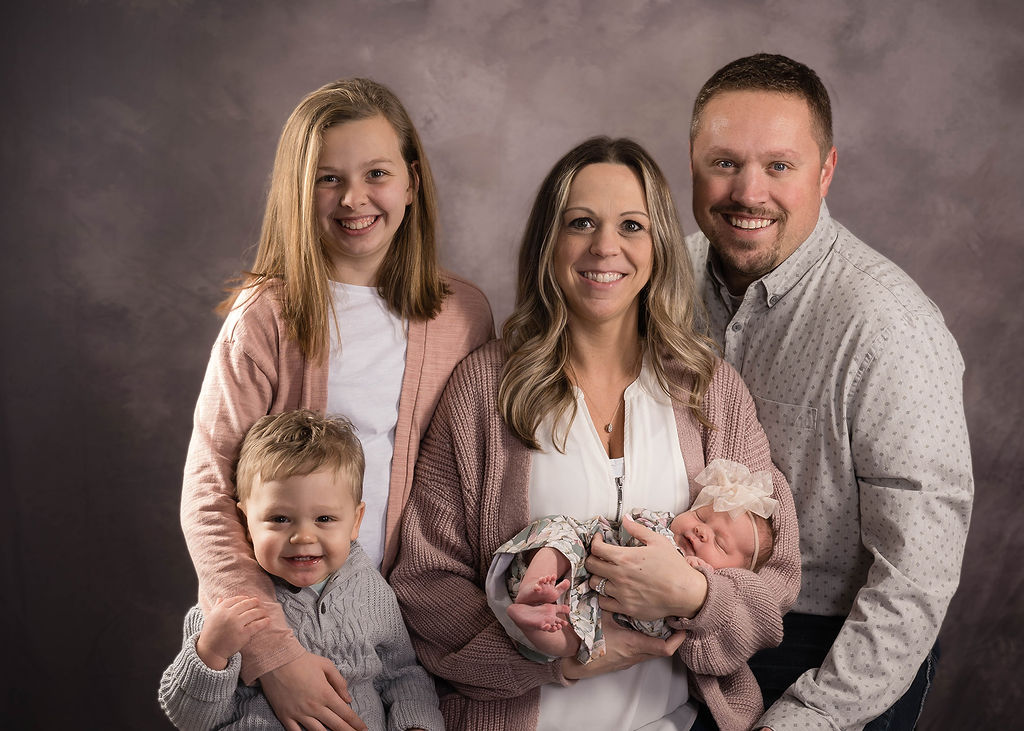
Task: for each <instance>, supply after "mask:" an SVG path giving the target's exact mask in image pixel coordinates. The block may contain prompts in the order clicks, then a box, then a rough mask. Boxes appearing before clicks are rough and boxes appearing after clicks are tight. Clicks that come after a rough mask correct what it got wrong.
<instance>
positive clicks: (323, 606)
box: [320, 602, 327, 614]
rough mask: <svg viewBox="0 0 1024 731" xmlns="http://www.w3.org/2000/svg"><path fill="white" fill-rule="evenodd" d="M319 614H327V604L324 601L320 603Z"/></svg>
mask: <svg viewBox="0 0 1024 731" xmlns="http://www.w3.org/2000/svg"><path fill="white" fill-rule="evenodd" d="M320 614H327V604H326V602H325V603H323V604H321V605H320Z"/></svg>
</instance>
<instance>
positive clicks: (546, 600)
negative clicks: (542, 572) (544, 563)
mask: <svg viewBox="0 0 1024 731" xmlns="http://www.w3.org/2000/svg"><path fill="white" fill-rule="evenodd" d="M557 579H558V577H557V576H555V575H554V574H549V575H548V576H541V577H540V578H539V579H537V583H536V584H534V585H533V586H521V587H520V588H519V595H518V596H517V597H516V604H550V603H551V602H557V601H558V597H560V596H562V594H564V593H565V592H566V590H568V588H569V580H568V579H562V580H561V581H559V582H558V583H557V584H556V583H555V581H556V580H557Z"/></svg>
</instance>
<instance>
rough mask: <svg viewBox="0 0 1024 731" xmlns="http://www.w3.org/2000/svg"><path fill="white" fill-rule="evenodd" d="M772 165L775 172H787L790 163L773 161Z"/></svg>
mask: <svg viewBox="0 0 1024 731" xmlns="http://www.w3.org/2000/svg"><path fill="white" fill-rule="evenodd" d="M770 167H771V169H772V170H773V171H774V172H777V173H784V172H786V171H787V170H789V165H787V164H786V163H784V162H773V163H772V164H771V165H770Z"/></svg>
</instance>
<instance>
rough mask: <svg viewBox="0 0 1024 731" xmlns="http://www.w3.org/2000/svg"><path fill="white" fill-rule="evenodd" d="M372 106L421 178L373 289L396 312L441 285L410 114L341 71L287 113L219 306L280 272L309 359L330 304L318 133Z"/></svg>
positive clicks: (320, 343) (407, 312) (431, 194)
mask: <svg viewBox="0 0 1024 731" xmlns="http://www.w3.org/2000/svg"><path fill="white" fill-rule="evenodd" d="M378 115H379V116H382V117H384V119H386V120H387V121H388V122H389V123H390V124H391V126H392V127H393V128H394V130H395V133H396V134H397V135H398V142H399V146H400V147H401V150H402V157H403V158H404V159H405V163H406V166H407V167H408V171H409V179H410V180H413V181H415V180H417V179H418V181H419V184H418V185H417V186H416V194H415V196H414V197H413V201H412V203H411V204H410V205H409V206H408V208H407V209H406V214H405V217H404V218H403V219H402V223H401V225H400V226H399V227H398V230H397V231H396V232H395V237H394V240H393V241H392V242H391V245H390V246H389V247H388V251H387V254H386V255H385V257H384V260H383V261H382V262H381V265H380V270H379V271H378V273H377V291H378V292H379V293H380V295H381V297H383V298H384V301H385V302H387V305H388V307H389V308H390V310H391V311H392V312H393V313H394V314H396V315H398V316H399V317H401V318H403V319H410V320H427V319H431V318H433V317H435V316H436V315H437V313H438V312H440V310H441V303H442V302H443V301H444V298H445V296H446V295H447V294H448V287H447V285H446V284H445V283H444V280H443V279H442V277H441V271H440V268H439V266H438V263H437V241H436V228H437V189H436V187H435V186H434V178H433V175H432V174H431V172H430V165H429V163H428V162H427V156H426V154H425V152H424V150H423V145H422V143H421V142H420V138H419V135H418V134H417V133H416V128H415V127H414V126H413V123H412V120H411V119H410V118H409V114H408V113H407V112H406V111H405V108H404V107H403V106H402V103H401V102H400V101H399V100H398V97H397V96H395V94H394V92H392V91H391V90H390V89H388V88H387V87H386V86H384V85H382V84H378V83H377V82H375V81H371V80H369V79H359V78H354V79H341V80H339V81H335V82H333V83H330V84H327V85H325V86H322V87H320V88H319V89H317V90H316V91H314V92H312V93H311V94H309V95H308V96H306V98H305V99H303V100H302V101H301V102H300V103H299V105H298V106H297V107H296V108H295V111H293V112H292V113H291V116H290V117H288V121H287V122H285V125H284V129H283V130H282V132H281V139H280V141H279V142H278V145H277V156H276V157H275V159H274V169H273V173H272V175H271V180H270V191H269V193H268V194H267V210H266V213H265V214H264V217H263V230H262V231H261V233H260V241H259V249H258V251H257V252H256V261H255V262H254V263H253V266H252V270H251V271H247V272H244V273H243V276H242V278H241V285H240V286H236V287H233V288H232V290H231V294H230V295H229V296H228V297H227V299H225V300H224V301H223V302H222V303H221V304H220V307H219V308H218V310H219V311H220V312H221V313H226V312H228V311H230V309H231V308H232V307H233V306H234V304H235V303H236V301H237V299H238V295H239V292H240V291H241V290H245V289H248V288H251V287H256V286H258V285H260V284H263V283H264V282H266V281H268V280H270V279H276V278H279V279H282V280H283V281H284V301H283V308H284V317H285V320H286V321H287V323H288V329H289V333H290V335H291V336H292V337H294V338H295V340H296V341H298V343H299V345H300V346H301V347H302V352H303V353H304V354H305V355H306V357H307V358H310V359H313V360H321V361H322V360H323V359H325V358H326V357H327V354H328V352H329V340H330V318H331V314H332V312H333V310H332V304H331V292H330V286H329V284H328V282H329V279H330V272H331V265H330V258H329V256H328V253H327V251H326V249H325V247H324V245H323V243H322V242H321V232H320V227H319V224H318V223H317V220H316V210H315V202H316V199H315V194H314V186H315V182H316V170H317V165H318V163H319V160H320V150H321V148H322V146H323V133H324V131H325V130H326V129H328V128H329V127H331V126H332V125H335V124H341V123H344V122H349V121H353V120H358V119H368V118H371V117H375V116H378ZM414 167H415V170H414Z"/></svg>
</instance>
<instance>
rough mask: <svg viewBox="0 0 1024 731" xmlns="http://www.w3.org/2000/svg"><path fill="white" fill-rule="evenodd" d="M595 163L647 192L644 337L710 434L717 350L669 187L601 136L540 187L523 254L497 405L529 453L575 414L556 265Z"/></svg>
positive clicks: (649, 165) (560, 440)
mask: <svg viewBox="0 0 1024 731" xmlns="http://www.w3.org/2000/svg"><path fill="white" fill-rule="evenodd" d="M595 163H614V164H618V165H625V166H626V167H628V168H629V169H630V170H632V171H633V172H634V173H635V174H636V176H637V178H638V179H639V181H640V183H641V185H642V187H643V191H644V197H645V199H646V202H647V211H648V214H649V215H650V217H651V240H652V243H653V263H652V268H651V278H650V281H649V282H648V283H647V285H646V286H645V287H644V288H643V289H642V290H641V292H640V294H639V297H640V315H639V321H638V323H637V326H638V330H639V335H640V338H641V341H642V344H643V346H644V348H645V349H646V351H647V353H648V357H649V358H650V362H651V363H652V365H653V367H654V372H655V375H656V376H657V379H658V383H659V384H660V385H661V387H662V389H664V391H665V393H666V394H668V395H669V397H670V398H672V399H674V400H676V401H679V402H682V403H685V404H686V405H687V406H688V407H689V408H690V409H692V410H693V412H694V415H695V416H696V417H697V419H698V420H699V421H700V422H701V423H702V424H705V425H707V426H710V424H709V423H708V421H707V419H706V417H705V416H704V414H703V410H702V408H701V405H702V403H703V400H704V394H705V393H706V391H707V388H708V385H709V384H710V383H711V376H712V374H713V372H714V368H715V355H714V345H713V343H712V341H711V340H710V339H709V338H708V337H707V334H706V333H707V316H706V313H705V311H704V307H703V304H702V303H701V302H700V301H699V300H698V299H697V296H696V292H695V289H694V278H693V270H692V268H691V266H690V259H689V256H688V255H687V253H686V246H685V244H684V242H683V230H682V227H681V226H680V225H679V218H678V215H677V214H676V208H675V204H674V203H673V201H672V194H671V193H670V192H669V188H668V183H667V181H666V180H665V176H664V175H663V174H662V172H661V169H660V168H659V167H658V165H657V164H656V163H655V162H654V160H653V159H652V158H651V156H650V155H649V154H648V153H647V152H646V150H644V149H643V148H642V147H641V146H640V145H639V144H637V143H636V142H634V141H632V140H629V139H621V138H620V139H611V138H609V137H593V138H591V139H589V140H586V141H585V142H582V143H581V144H579V145H577V146H576V147H574V148H573V149H572V150H570V151H569V152H568V153H566V155H565V156H564V157H562V159H561V160H559V161H558V162H557V163H556V164H555V166H554V168H552V170H551V172H550V173H548V176H547V177H546V178H545V179H544V182H543V183H541V186H540V190H539V191H538V192H537V197H536V199H535V201H534V204H533V209H532V210H531V212H530V218H529V220H528V222H527V224H526V231H525V232H524V233H523V241H522V244H521V246H520V249H519V272H518V284H517V292H516V306H515V309H514V310H513V312H512V314H511V315H510V316H509V318H508V319H507V320H506V321H505V324H504V326H503V328H502V339H503V340H504V342H505V347H506V349H507V351H508V360H507V361H506V363H505V366H504V368H503V370H502V374H501V383H500V385H499V387H498V406H499V408H500V409H501V413H502V416H503V417H504V419H505V421H506V423H507V424H508V425H509V427H510V428H511V430H512V433H513V434H515V435H516V437H518V438H519V439H520V440H521V441H522V442H523V443H524V444H526V446H528V447H530V448H531V449H540V444H539V443H538V441H537V437H536V433H537V427H538V426H539V425H540V422H541V421H542V420H543V419H544V418H545V417H546V416H547V415H549V414H553V415H554V416H555V421H556V423H557V422H558V421H559V419H560V418H561V416H562V415H563V414H565V413H566V412H568V413H569V416H570V420H569V422H567V423H571V419H573V418H575V416H576V399H575V397H574V396H573V389H572V383H571V381H570V379H569V376H568V374H567V370H568V368H567V366H568V364H569V355H570V342H569V334H568V331H567V324H568V311H567V308H566V303H565V297H564V295H563V293H562V290H561V289H560V288H559V286H558V283H557V282H556V281H555V273H554V268H553V265H552V261H553V259H554V250H555V245H556V241H557V239H558V235H559V232H560V229H561V227H562V214H563V213H564V211H565V206H566V202H567V201H568V198H569V188H570V186H571V185H572V182H573V179H574V178H575V177H576V174H577V173H578V172H579V171H580V170H582V169H583V168H584V167H586V166H587V165H593V164H595ZM669 360H675V361H677V362H679V363H681V364H682V365H683V366H684V367H685V368H686V369H687V370H688V371H689V372H690V373H692V375H693V386H692V388H685V387H684V386H683V385H682V384H680V383H673V382H672V381H670V379H669V377H668V375H667V373H666V369H665V364H666V363H667V362H668V361H669ZM567 436H568V435H567V433H562V434H560V435H559V434H556V435H555V447H556V448H557V449H558V450H559V451H564V449H565V440H566V438H567Z"/></svg>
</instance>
